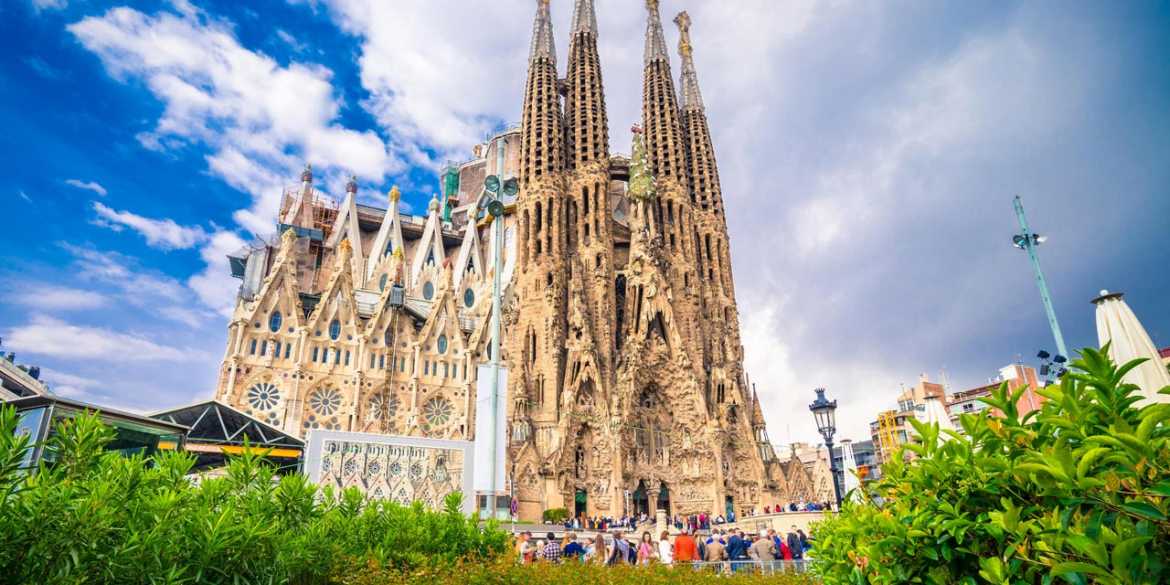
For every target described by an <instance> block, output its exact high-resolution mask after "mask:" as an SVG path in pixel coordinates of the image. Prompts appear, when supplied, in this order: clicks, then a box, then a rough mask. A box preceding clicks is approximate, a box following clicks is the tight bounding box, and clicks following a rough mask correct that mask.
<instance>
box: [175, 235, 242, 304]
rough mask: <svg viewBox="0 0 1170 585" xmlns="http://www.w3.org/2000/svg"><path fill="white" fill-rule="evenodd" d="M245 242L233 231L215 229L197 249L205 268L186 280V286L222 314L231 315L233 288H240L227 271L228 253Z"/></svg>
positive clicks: (234, 292) (234, 300) (234, 296)
mask: <svg viewBox="0 0 1170 585" xmlns="http://www.w3.org/2000/svg"><path fill="white" fill-rule="evenodd" d="M244 245H245V242H244V240H242V239H240V237H239V236H237V235H236V234H234V233H232V232H228V231H220V232H216V233H215V234H214V235H212V236H211V239H210V241H209V242H208V243H207V245H205V246H204V247H203V248H202V249H201V250H200V251H199V255H200V256H202V258H203V261H204V262H205V263H206V268H204V270H203V271H202V272H200V273H198V274H196V275H194V276H192V277H191V278H189V279H187V286H189V287H190V288H191V290H193V291H195V294H196V295H197V296H198V297H199V299H200V300H201V301H202V302H203V304H205V305H207V306H208V307H211V308H212V309H213V310H215V311H216V312H218V313H219V314H220V315H223V316H225V317H228V316H231V314H232V309H233V308H235V302H236V291H237V290H239V287H240V282H239V281H238V280H236V279H235V278H233V277H232V275H231V273H230V272H229V271H228V267H227V255H228V254H231V253H233V252H236V251H238V250H239V249H240V248H242V247H244Z"/></svg>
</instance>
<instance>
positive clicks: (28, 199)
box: [16, 189, 33, 203]
mask: <svg viewBox="0 0 1170 585" xmlns="http://www.w3.org/2000/svg"><path fill="white" fill-rule="evenodd" d="M16 194H17V195H19V196H20V198H21V199H24V200H25V202H26V203H32V202H33V200H32V197H29V196H28V193H25V192H24V189H20V190H18V191H17V192H16Z"/></svg>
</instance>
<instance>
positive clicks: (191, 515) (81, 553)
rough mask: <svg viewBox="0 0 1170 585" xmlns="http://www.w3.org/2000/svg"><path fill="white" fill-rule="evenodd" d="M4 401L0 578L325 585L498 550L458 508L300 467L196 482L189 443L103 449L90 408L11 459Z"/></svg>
mask: <svg viewBox="0 0 1170 585" xmlns="http://www.w3.org/2000/svg"><path fill="white" fill-rule="evenodd" d="M16 421H17V418H16V415H15V413H14V412H13V409H12V408H10V407H5V408H0V582H3V583H37V584H42V583H44V584H58V583H60V584H65V583H70V584H72V583H87V584H88V583H117V584H125V583H131V584H133V583H174V584H178V583H233V584H244V583H265V584H269V583H294V584H311V583H334V582H336V578H335V577H334V576H335V575H339V574H345V573H348V572H356V571H358V570H359V569H361V568H363V567H367V566H371V565H373V566H381V567H393V568H395V569H397V570H404V571H409V570H414V569H416V568H418V567H424V566H439V565H449V564H454V563H456V562H460V561H466V560H469V559H492V558H496V557H498V556H499V555H500V554H502V553H503V552H504V551H506V550H508V536H507V534H506V533H504V532H502V531H500V530H498V529H497V528H496V527H495V525H494V523H490V524H489V525H488V527H487V529H485V530H481V529H480V528H479V526H478V522H477V521H476V519H474V518H466V517H464V516H463V514H462V512H461V511H460V507H459V502H460V498H459V496H458V495H455V496H454V497H451V498H448V500H447V502H446V509H445V510H444V511H442V512H431V511H427V510H424V509H423V508H422V506H421V505H420V504H417V503H416V504H415V505H413V506H400V505H397V504H394V503H392V502H383V501H369V500H366V499H365V498H364V497H363V496H362V495H361V494H360V493H359V492H357V491H355V490H349V491H345V492H342V493H340V494H334V493H332V492H331V491H329V490H325V491H324V492H321V491H319V490H318V489H317V487H316V486H314V485H312V484H311V483H309V482H308V480H307V479H306V478H305V477H304V476H303V475H291V476H285V477H280V478H276V477H275V475H274V472H273V469H272V468H271V467H270V466H269V465H267V464H265V463H264V462H263V461H262V460H261V459H260V458H259V457H258V456H255V455H245V456H241V457H238V458H234V459H233V460H232V461H231V462H230V463H229V465H228V469H227V474H226V476H225V477H223V478H218V479H205V480H203V481H202V482H200V484H199V485H198V486H196V485H193V484H192V483H191V482H190V481H189V480H188V479H187V477H186V476H187V474H188V472H189V471H190V470H191V466H192V464H193V462H194V459H193V457H191V456H190V455H188V454H185V453H163V454H160V455H158V456H155V457H154V458H153V459H150V460H145V459H143V458H141V457H137V456H136V457H122V456H120V455H118V454H115V453H108V452H105V451H104V449H103V446H104V445H105V444H106V443H107V442H108V441H109V440H110V439H111V437H112V431H111V430H110V429H109V428H107V427H105V426H103V425H102V424H101V422H100V421H99V420H98V418H97V417H96V416H79V417H77V418H75V419H72V420H69V421H65V422H63V423H61V425H60V426H58V428H57V433H56V436H55V437H54V438H53V439H51V444H49V445H46V447H48V448H51V449H53V450H54V451H56V453H57V463H56V464H55V465H53V466H50V467H46V466H43V465H42V466H41V467H40V468H38V469H37V470H35V473H31V474H26V473H24V472H22V471H20V470H18V469H17V462H19V460H20V456H21V455H22V454H23V452H24V449H25V447H26V446H27V439H26V438H25V437H16V436H14V429H15V428H16Z"/></svg>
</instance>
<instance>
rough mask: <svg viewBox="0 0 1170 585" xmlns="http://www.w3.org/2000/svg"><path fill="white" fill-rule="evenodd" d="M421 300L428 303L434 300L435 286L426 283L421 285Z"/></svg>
mask: <svg viewBox="0 0 1170 585" xmlns="http://www.w3.org/2000/svg"><path fill="white" fill-rule="evenodd" d="M423 298H424V299H426V300H428V301H429V300H431V299H433V298H435V285H434V284H431V283H430V282H428V283H426V284H424V285H423Z"/></svg>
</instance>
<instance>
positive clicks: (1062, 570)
mask: <svg viewBox="0 0 1170 585" xmlns="http://www.w3.org/2000/svg"><path fill="white" fill-rule="evenodd" d="M1070 573H1088V574H1090V575H1101V576H1106V575H1108V574H1109V572H1108V571H1106V570H1104V569H1102V568H1101V567H1098V566H1097V565H1094V564H1091V563H1081V562H1066V563H1056V564H1055V565H1053V566H1052V574H1053V575H1057V576H1063V575H1067V574H1070Z"/></svg>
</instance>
